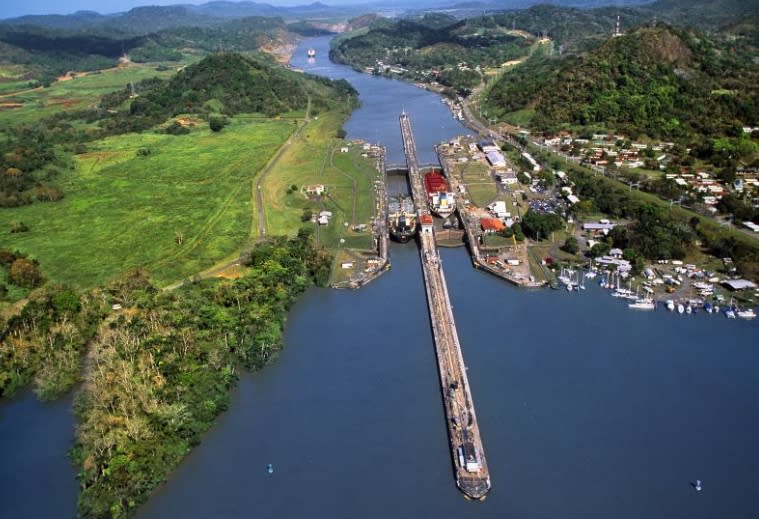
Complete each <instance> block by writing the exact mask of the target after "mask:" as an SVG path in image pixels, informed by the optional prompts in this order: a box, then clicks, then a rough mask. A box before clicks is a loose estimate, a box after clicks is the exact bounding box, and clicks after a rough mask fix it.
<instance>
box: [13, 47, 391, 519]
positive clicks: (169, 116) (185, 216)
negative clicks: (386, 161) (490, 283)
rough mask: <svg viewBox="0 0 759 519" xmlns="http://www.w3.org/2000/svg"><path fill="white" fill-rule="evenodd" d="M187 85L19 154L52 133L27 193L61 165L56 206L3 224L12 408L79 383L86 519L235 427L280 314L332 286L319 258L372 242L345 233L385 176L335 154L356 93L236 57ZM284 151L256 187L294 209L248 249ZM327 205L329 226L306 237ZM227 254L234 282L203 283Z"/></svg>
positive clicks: (271, 218)
mask: <svg viewBox="0 0 759 519" xmlns="http://www.w3.org/2000/svg"><path fill="white" fill-rule="evenodd" d="M275 67H276V68H275ZM114 74H117V73H115V72H114ZM117 75H118V74H117ZM179 76H181V78H178V76H174V78H173V79H172V78H171V77H167V76H166V75H164V78H166V79H146V80H145V82H143V83H137V84H136V85H127V87H126V88H124V87H123V85H124V83H123V82H122V83H121V85H122V86H121V89H120V90H113V91H112V92H110V93H108V92H104V101H103V103H102V104H101V105H99V106H97V107H94V105H92V106H90V108H87V109H85V110H74V111H72V112H65V111H62V112H60V113H58V114H57V115H55V116H53V117H51V115H50V113H48V112H45V113H44V115H42V116H40V117H39V118H35V117H34V116H33V115H32V114H31V113H30V112H27V113H26V115H25V117H27V119H26V120H28V121H29V123H28V125H27V126H25V130H24V132H25V133H24V138H25V139H26V140H25V141H23V142H24V143H32V142H34V140H35V139H34V136H35V135H44V137H45V140H44V141H43V142H44V143H45V144H46V146H48V147H47V149H48V150H49V153H48V154H38V152H39V151H41V148H39V147H33V146H31V145H30V146H29V148H28V150H29V154H28V155H24V156H23V158H24V159H25V160H27V162H26V163H24V164H23V165H20V168H19V175H18V176H17V177H14V178H11V179H10V180H11V181H16V180H18V179H19V178H21V177H22V176H23V175H26V174H28V175H29V176H28V179H29V182H30V184H28V185H29V186H31V185H32V184H31V182H33V181H34V178H35V177H34V176H33V175H36V174H37V173H36V171H38V169H39V168H44V167H45V164H46V163H49V164H50V165H51V167H54V168H56V169H55V171H53V170H50V174H49V175H47V176H46V177H45V178H44V181H45V182H46V183H48V184H47V186H46V188H50V189H52V188H55V189H60V193H59V194H60V196H56V197H55V200H52V199H49V200H42V199H41V198H40V199H37V198H34V196H30V197H28V198H27V199H25V200H23V201H22V202H23V203H22V204H21V205H20V207H3V208H1V209H0V211H2V212H3V213H4V217H5V216H9V217H10V218H11V220H13V221H12V222H11V225H10V226H4V228H2V229H0V236H2V237H3V242H4V245H3V249H5V248H6V247H8V248H10V250H3V251H2V256H1V257H0V260H2V261H1V262H0V287H2V288H3V291H2V293H0V300H2V299H4V300H5V301H4V302H3V305H4V306H3V307H2V308H0V310H2V312H0V398H3V397H5V398H9V397H12V395H13V394H14V393H15V392H17V391H18V390H19V389H21V388H23V387H25V386H27V385H30V384H33V385H34V390H35V392H36V394H37V395H38V397H39V398H40V399H42V400H52V399H55V398H58V397H60V396H61V395H63V394H64V393H66V392H67V391H70V390H72V388H74V387H75V386H76V385H77V384H79V383H82V385H81V388H80V389H79V390H78V392H77V396H76V399H75V400H76V401H75V413H76V415H77V422H78V425H77V432H76V444H75V446H74V447H73V449H72V452H71V457H72V461H73V462H74V463H75V465H76V466H77V467H78V479H79V481H80V483H81V486H80V494H79V505H78V506H79V513H80V514H81V515H82V516H83V517H111V518H119V517H127V516H129V515H131V514H132V513H133V512H134V510H135V509H136V507H137V506H139V504H140V503H142V502H144V501H145V499H147V497H148V495H149V494H150V492H151V491H152V490H153V489H154V488H155V487H156V486H157V485H158V484H160V483H161V482H163V481H165V480H166V478H167V477H168V476H169V474H170V473H171V471H172V470H173V469H174V468H175V467H176V466H177V464H178V463H179V462H180V461H181V460H182V459H183V457H184V456H185V455H186V454H187V452H189V450H191V448H192V447H193V446H195V445H197V444H198V443H199V442H200V439H201V434H202V433H203V432H204V431H205V430H207V429H208V428H209V427H210V426H211V425H212V424H213V421H214V419H215V417H216V416H218V414H219V413H221V412H222V411H223V410H224V409H226V406H227V403H228V399H229V391H230V389H231V388H232V387H233V386H234V385H235V383H236V379H237V374H238V373H239V371H240V370H242V369H247V370H252V369H259V368H261V367H262V366H264V365H265V364H266V363H268V362H269V361H271V360H273V359H274V358H276V356H277V353H278V352H279V350H280V349H281V348H282V346H283V345H282V340H281V335H282V329H283V326H284V323H285V320H286V316H287V311H288V309H289V308H290V307H291V305H292V304H293V303H294V301H295V300H296V299H297V297H298V296H299V295H300V294H301V293H302V292H303V291H304V290H306V288H308V287H310V286H326V284H327V283H328V281H329V278H330V273H331V269H332V266H333V264H334V257H333V256H332V254H331V253H330V252H329V251H328V250H327V249H326V248H325V246H331V247H333V248H334V247H335V246H336V244H338V243H342V242H341V237H342V236H345V238H346V240H347V241H346V243H349V244H350V245H351V246H359V247H364V246H366V244H367V243H370V241H371V239H370V234H367V233H359V234H357V233H354V232H353V231H352V229H348V228H347V226H345V227H344V226H343V222H349V223H358V222H362V223H364V222H366V223H368V220H369V219H370V218H371V215H372V212H371V209H372V208H373V206H374V201H373V198H372V195H371V192H372V191H371V185H372V181H373V179H374V178H375V175H376V172H375V171H374V164H375V161H374V160H373V159H367V158H365V157H362V156H361V155H362V147H361V146H357V145H355V143H345V142H344V141H343V134H342V132H341V130H340V128H341V125H342V124H343V122H344V121H345V119H346V118H347V116H348V115H349V114H350V112H351V111H352V109H353V108H354V107H355V106H356V99H355V91H354V90H353V89H352V87H350V85H348V84H347V83H346V82H344V81H331V80H328V79H324V78H319V77H315V76H310V75H304V74H300V73H297V72H293V71H289V70H286V69H285V68H283V67H280V66H279V65H272V64H270V63H268V62H267V61H266V60H265V59H259V58H252V57H243V56H239V55H236V54H232V53H218V54H215V55H213V56H211V57H209V58H207V59H205V60H202V61H200V62H197V63H195V64H192V65H189V66H187V67H186V68H183V71H182V72H180V73H179ZM121 77H124V76H123V75H122V76H121ZM91 78H94V79H91ZM83 79H84V80H85V81H96V80H99V79H100V75H99V74H92V75H90V76H86V77H85V78H83ZM77 81H78V79H74V80H71V81H67V82H66V84H65V88H66V89H68V90H69V91H72V90H74V89H75V88H76V82H77ZM109 81H113V82H114V83H115V81H114V80H113V79H112V78H111V79H109ZM101 84H102V86H100V87H99V88H104V89H105V90H106V91H107V87H106V86H105V84H104V83H102V82H101ZM60 87H61V85H58V84H54V85H53V86H52V87H50V89H51V90H52V91H55V90H56V89H57V88H60ZM113 87H116V85H115V84H114V85H113ZM113 87H112V88H113ZM135 90H136V91H137V92H138V93H137V95H135V94H134V92H135ZM243 92H245V93H246V95H244V96H243V95H240V94H241V93H243ZM274 92H276V99H274V98H273V97H268V96H270V95H272V94H273V93H274ZM44 93H45V95H46V96H47V94H48V92H44ZM39 94H40V93H39V92H32V93H29V94H28V95H30V96H33V95H39ZM46 98H47V97H46ZM180 100H183V101H180ZM40 109H42V110H46V109H47V106H46V103H43V104H41V105H40ZM262 112H265V113H262ZM9 120H11V119H9ZM115 120H121V121H123V122H124V125H123V126H120V125H115V124H114V121H115ZM299 126H301V127H302V129H303V131H302V132H295V129H296V128H297V127H299ZM67 129H69V130H73V131H70V132H69V133H68V134H66V130H67ZM5 144H7V142H5ZM38 148H39V149H38ZM346 149H347V150H348V151H345V150H346ZM278 150H284V153H282V157H281V159H280V160H277V161H276V164H274V166H273V168H272V170H271V173H272V174H269V175H267V177H266V178H265V179H264V180H263V187H264V189H265V190H266V193H265V195H266V196H267V197H270V196H272V195H274V194H277V195H282V196H281V198H282V200H279V202H281V203H278V204H274V203H273V202H272V201H271V200H270V199H268V198H267V199H266V204H267V208H266V209H267V211H268V212H267V216H266V217H267V226H268V228H267V233H266V235H267V237H266V238H264V239H261V238H256V234H257V232H256V231H257V226H256V223H257V216H256V211H255V210H254V207H255V205H256V202H255V199H254V198H255V196H254V195H255V190H254V186H255V185H256V184H255V182H256V179H257V178H258V177H259V174H260V172H261V171H262V169H263V168H264V166H265V165H266V164H267V163H268V162H270V158H271V157H272V156H276V154H277V151H278ZM46 153H47V152H46ZM5 158H6V159H7V158H8V156H7V155H6V156H5ZM304 158H305V159H307V160H306V162H305V163H304V162H303V159H304ZM22 168H23V169H22ZM295 179H297V182H298V184H301V183H303V185H297V186H296V185H294V184H293V182H295ZM308 182H313V183H317V182H322V183H324V184H326V185H327V186H328V189H329V190H328V195H327V197H325V198H324V199H322V200H320V199H318V197H317V199H314V198H313V197H311V196H309V195H307V193H306V183H308ZM19 187H21V188H22V189H25V186H18V185H14V186H12V187H11V190H13V189H18V188H19ZM269 191H272V193H269ZM29 193H30V195H33V193H34V191H30V192H29ZM200 199H202V200H204V201H205V202H204V203H203V204H198V200H200ZM130 200H131V202H130ZM270 203H271V204H272V205H271V208H270V207H268V204H270ZM130 204H133V205H134V204H136V205H135V206H134V207H132V208H130V207H129V205H130ZM325 207H326V208H328V209H331V210H332V211H333V212H334V213H335V219H336V222H333V224H332V225H331V226H329V227H325V228H321V229H320V227H319V226H317V225H315V224H313V223H311V222H308V221H305V220H303V218H302V216H303V214H304V212H305V210H306V209H308V210H309V211H310V210H313V211H316V212H318V210H320V209H325ZM134 211H138V213H139V214H140V215H141V216H140V217H139V218H137V219H135V217H134ZM14 219H15V220H14ZM3 221H5V218H4V220H3ZM338 223H339V224H340V225H339V226H338ZM304 225H305V227H304ZM354 234H355V236H354ZM52 236H56V239H52ZM6 239H7V240H6ZM146 239H147V242H148V243H146ZM63 244H65V250H64V249H63V248H62V247H63V246H64V245H63ZM114 244H116V245H118V246H117V247H114ZM148 246H150V247H153V248H154V249H155V253H157V255H156V254H152V255H145V254H144V252H145V251H147V248H148ZM14 249H15V250H17V251H23V252H11V250H14ZM232 254H234V255H235V257H237V256H239V258H238V259H237V260H235V262H234V264H233V267H234V268H231V267H230V268H229V269H224V270H223V271H219V272H214V274H213V276H212V277H208V278H206V279H203V276H200V275H198V273H199V272H201V271H203V270H209V269H213V266H214V265H218V264H219V262H224V261H226V260H225V258H227V259H228V258H230V257H232ZM231 265H232V264H230V266H231ZM193 274H196V275H193ZM178 279H183V280H184V281H183V282H181V283H176V284H173V285H172V283H171V282H172V281H176V280H178ZM62 283H66V284H62ZM166 286H169V287H170V288H171V289H170V290H163V289H161V287H166Z"/></svg>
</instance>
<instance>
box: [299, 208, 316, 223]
mask: <svg viewBox="0 0 759 519" xmlns="http://www.w3.org/2000/svg"><path fill="white" fill-rule="evenodd" d="M313 216H314V213H313V211H311V209H304V210H303V214H302V215H301V216H300V221H301V222H310V221H311V218H313Z"/></svg>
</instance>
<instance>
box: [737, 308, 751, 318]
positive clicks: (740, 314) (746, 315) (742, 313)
mask: <svg viewBox="0 0 759 519" xmlns="http://www.w3.org/2000/svg"><path fill="white" fill-rule="evenodd" d="M735 315H737V316H738V317H740V318H741V319H753V318H755V317H756V312H754V309H753V308H749V309H748V310H738V311H736V312H735Z"/></svg>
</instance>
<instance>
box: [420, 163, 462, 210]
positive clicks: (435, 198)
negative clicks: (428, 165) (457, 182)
mask: <svg viewBox="0 0 759 519" xmlns="http://www.w3.org/2000/svg"><path fill="white" fill-rule="evenodd" d="M424 189H425V190H426V191H427V203H428V204H429V206H430V211H432V212H433V213H435V214H436V215H438V216H440V217H441V218H447V217H448V216H450V215H451V214H452V213H453V211H455V210H456V197H455V195H454V194H453V193H452V192H451V186H450V185H449V184H448V180H447V179H446V178H445V175H443V172H442V171H441V170H439V169H433V170H432V171H430V172H429V173H427V174H426V175H424Z"/></svg>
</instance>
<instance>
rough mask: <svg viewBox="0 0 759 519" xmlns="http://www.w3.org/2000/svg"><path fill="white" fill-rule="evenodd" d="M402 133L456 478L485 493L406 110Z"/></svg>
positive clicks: (484, 471)
mask: <svg viewBox="0 0 759 519" xmlns="http://www.w3.org/2000/svg"><path fill="white" fill-rule="evenodd" d="M401 133H402V134H403V146H404V148H405V151H406V163H407V166H408V171H409V181H410V184H411V192H412V197H413V200H414V205H415V207H416V212H417V221H418V222H419V223H420V224H421V227H420V231H419V242H420V244H421V247H420V252H419V253H420V255H421V259H422V271H423V272H424V284H425V288H426V290H427V303H428V306H429V312H430V320H431V322H432V332H433V336H434V340H435V352H436V355H437V362H438V372H439V374H440V387H441V391H442V396H443V403H444V407H445V417H446V423H447V425H448V439H449V441H450V451H451V457H452V459H453V467H454V473H455V476H456V484H457V486H458V487H459V489H461V491H462V492H463V493H464V495H466V496H467V497H469V498H472V499H484V498H485V495H486V494H487V493H488V491H489V490H490V473H489V472H488V466H487V463H486V460H485V450H484V448H483V445H482V439H481V437H480V428H479V424H478V423H477V415H476V414H475V412H474V401H473V400H472V394H471V391H470V389H469V380H468V379H467V375H466V366H465V365H464V358H463V357H462V355H461V345H460V344H459V337H458V332H457V331H456V322H455V320H454V317H453V308H452V307H451V301H450V298H449V296H448V287H447V285H446V282H445V275H444V274H443V267H442V265H441V263H440V257H439V255H438V250H437V244H436V243H435V235H434V232H433V226H432V215H431V214H430V212H429V209H428V208H427V195H426V192H425V190H424V185H423V179H422V175H421V172H420V171H419V164H418V162H417V158H416V144H415V142H414V134H413V132H412V131H411V122H410V121H409V118H408V116H407V115H406V113H405V112H404V113H403V114H401Z"/></svg>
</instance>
